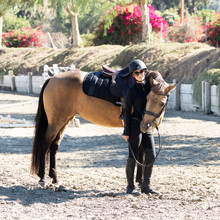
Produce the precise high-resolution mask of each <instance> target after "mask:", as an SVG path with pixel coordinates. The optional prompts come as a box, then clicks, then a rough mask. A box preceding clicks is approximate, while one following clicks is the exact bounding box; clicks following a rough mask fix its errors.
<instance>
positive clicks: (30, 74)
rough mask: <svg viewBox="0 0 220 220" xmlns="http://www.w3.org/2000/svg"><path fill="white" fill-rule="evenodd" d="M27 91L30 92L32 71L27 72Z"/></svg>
mask: <svg viewBox="0 0 220 220" xmlns="http://www.w3.org/2000/svg"><path fill="white" fill-rule="evenodd" d="M28 93H32V73H31V72H29V73H28Z"/></svg>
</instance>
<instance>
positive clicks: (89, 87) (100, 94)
mask: <svg viewBox="0 0 220 220" xmlns="http://www.w3.org/2000/svg"><path fill="white" fill-rule="evenodd" d="M133 85H134V78H133V77H132V76H131V75H130V74H129V67H125V68H124V69H121V70H113V69H112V68H110V67H108V66H106V65H103V66H102V72H90V73H88V74H87V75H86V76H85V78H84V80H83V91H84V93H85V94H87V95H90V96H93V97H96V98H101V99H104V100H107V101H109V102H111V103H113V104H114V105H117V106H121V108H122V109H121V115H120V117H119V118H120V119H123V117H122V115H123V114H124V113H122V112H124V102H123V101H124V98H125V96H126V93H127V90H128V89H129V88H130V87H131V86H133Z"/></svg>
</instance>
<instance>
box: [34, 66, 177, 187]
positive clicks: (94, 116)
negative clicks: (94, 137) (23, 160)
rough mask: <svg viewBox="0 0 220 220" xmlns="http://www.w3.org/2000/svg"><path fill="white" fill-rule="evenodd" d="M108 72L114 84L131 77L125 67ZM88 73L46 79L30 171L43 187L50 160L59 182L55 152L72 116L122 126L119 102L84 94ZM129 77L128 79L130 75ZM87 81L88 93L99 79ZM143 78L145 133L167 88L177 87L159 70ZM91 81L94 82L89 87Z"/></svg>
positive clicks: (158, 111) (160, 114) (158, 113)
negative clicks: (147, 88) (145, 84)
mask: <svg viewBox="0 0 220 220" xmlns="http://www.w3.org/2000/svg"><path fill="white" fill-rule="evenodd" d="M108 70H109V69H108ZM123 71H124V72H123ZM107 72H108V71H107ZM109 72H110V75H111V76H110V78H112V82H113V84H114V83H115V82H116V84H117V79H119V78H118V77H120V76H121V77H128V76H129V77H131V75H129V74H128V68H125V69H123V70H121V71H117V72H114V71H111V69H110V71H109ZM112 72H113V73H112ZM124 73H125V74H124ZM112 74H113V76H112ZM114 74H115V75H114ZM99 75H100V74H99ZM88 76H91V74H88V73H87V72H83V71H80V70H72V71H67V72H63V73H60V74H58V75H56V76H54V77H52V78H49V79H48V80H47V81H45V83H44V85H43V86H42V89H41V92H40V96H39V103H38V110H37V114H36V118H35V122H36V124H35V132H34V141H33V148H32V161H31V173H32V174H37V175H38V176H39V177H40V180H39V184H40V185H41V186H43V187H44V186H46V174H45V163H46V162H49V164H48V165H49V177H51V178H52V183H54V184H59V180H58V177H57V169H56V153H57V151H58V148H59V145H60V142H61V140H62V138H63V135H64V131H65V128H66V127H67V126H68V124H69V123H70V121H71V120H72V119H73V118H74V116H75V115H79V116H80V117H82V118H84V119H86V120H88V121H90V122H92V123H95V124H97V125H101V126H107V127H123V120H120V119H119V115H120V112H121V108H120V106H119V105H117V104H113V103H112V102H110V101H107V100H104V99H101V98H97V97H94V96H91V95H88V94H85V92H84V91H83V85H84V84H85V78H86V77H87V78H88ZM97 79H98V81H97ZM129 79H130V80H131V78H129ZM105 80H106V78H105V77H104V78H102V82H103V84H105V82H107V81H105ZM123 80H125V79H123ZM90 81H91V82H90V86H88V93H91V90H96V88H94V81H96V82H99V78H96V75H93V77H92V80H91V77H90ZM146 81H147V82H150V84H151V88H152V90H151V92H150V93H149V94H148V96H147V105H146V111H145V114H144V117H143V121H142V123H141V129H142V131H143V132H146V131H147V130H148V129H149V128H150V126H153V127H154V123H153V122H155V119H156V118H157V121H156V122H155V123H156V124H157V125H158V126H159V124H160V123H161V121H162V118H163V115H164V110H165V108H164V106H165V105H166V104H167V102H168V96H169V94H170V91H171V90H172V89H174V88H175V86H176V84H172V85H168V84H167V83H166V82H165V81H164V80H163V78H162V76H161V74H160V73H159V72H153V71H149V72H148V73H147V74H146ZM118 82H119V81H118ZM91 84H92V85H93V86H92V87H91ZM119 84H120V83H119ZM128 84H129V83H128ZM106 85H107V84H106ZM113 87H114V86H113ZM93 92H94V91H93ZM120 96H122V94H120ZM116 101H117V100H116Z"/></svg>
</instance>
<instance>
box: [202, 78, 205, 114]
mask: <svg viewBox="0 0 220 220" xmlns="http://www.w3.org/2000/svg"><path fill="white" fill-rule="evenodd" d="M202 111H203V112H205V81H202Z"/></svg>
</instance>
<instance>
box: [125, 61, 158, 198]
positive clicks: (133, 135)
mask: <svg viewBox="0 0 220 220" xmlns="http://www.w3.org/2000/svg"><path fill="white" fill-rule="evenodd" d="M129 72H130V74H132V76H133V77H134V79H135V84H134V86H132V87H131V88H130V89H128V91H127V94H126V99H125V121H124V122H125V123H124V132H123V136H122V137H123V138H124V139H125V140H126V141H128V145H129V156H128V160H127V164H126V177H127V184H128V185H127V191H126V193H129V194H139V192H138V191H137V190H136V189H135V186H134V168H135V158H137V156H138V150H139V147H140V145H141V144H142V146H143V148H144V152H145V163H146V164H147V165H150V164H151V163H152V162H153V161H154V158H155V146H154V137H153V133H152V131H150V132H148V133H142V132H141V131H140V122H141V120H142V114H143V112H144V109H145V106H146V96H147V94H148V93H149V92H150V89H151V88H150V83H149V82H145V76H146V73H147V67H146V65H145V63H144V62H143V61H141V60H133V61H132V62H131V63H130V65H129ZM131 149H132V151H133V153H132V151H131ZM133 154H134V156H135V158H134V157H133ZM152 169H153V164H152V165H150V166H146V167H144V179H143V182H142V184H141V192H142V193H146V194H148V193H152V194H158V193H157V192H156V191H154V190H153V189H151V188H150V177H151V174H152Z"/></svg>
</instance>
